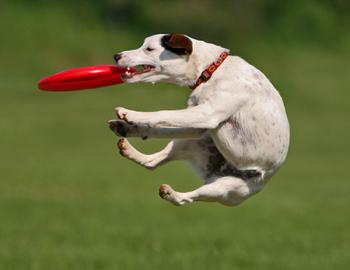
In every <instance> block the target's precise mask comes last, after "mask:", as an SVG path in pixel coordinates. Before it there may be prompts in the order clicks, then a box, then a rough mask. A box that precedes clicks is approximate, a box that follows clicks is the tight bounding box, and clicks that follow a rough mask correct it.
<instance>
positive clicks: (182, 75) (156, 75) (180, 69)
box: [114, 34, 197, 85]
mask: <svg viewBox="0 0 350 270" xmlns="http://www.w3.org/2000/svg"><path fill="white" fill-rule="evenodd" d="M192 55H193V39H191V38H189V37H187V36H185V35H180V34H166V35H164V34H160V35H154V36H151V37H148V38H146V39H145V41H144V43H143V45H142V46H141V47H140V48H138V49H136V50H130V51H124V52H122V53H119V54H116V55H115V56H114V59H115V60H116V62H117V65H118V66H122V67H130V70H129V71H128V72H126V73H125V74H124V75H123V79H124V81H126V82H158V81H166V82H172V83H176V84H180V85H186V84H187V85H190V84H191V83H193V80H195V78H196V76H197V75H196V74H197V70H196V68H195V65H193V63H192V61H191V58H192Z"/></svg>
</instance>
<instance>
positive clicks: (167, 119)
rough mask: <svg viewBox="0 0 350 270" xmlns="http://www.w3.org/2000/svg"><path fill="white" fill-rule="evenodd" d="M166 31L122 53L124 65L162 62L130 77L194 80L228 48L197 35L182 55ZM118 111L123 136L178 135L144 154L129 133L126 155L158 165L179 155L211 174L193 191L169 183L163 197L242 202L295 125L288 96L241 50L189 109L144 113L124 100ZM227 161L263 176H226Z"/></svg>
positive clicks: (265, 175)
mask: <svg viewBox="0 0 350 270" xmlns="http://www.w3.org/2000/svg"><path fill="white" fill-rule="evenodd" d="M162 37H163V35H154V36H151V37H148V38H146V40H145V42H144V44H143V45H142V46H141V47H140V48H139V49H136V50H131V51H125V52H123V53H122V54H121V55H122V57H121V59H120V60H119V61H118V64H119V65H121V66H135V65H140V64H148V65H153V66H155V69H154V70H153V71H151V72H148V73H144V74H141V75H136V76H134V77H132V78H130V79H128V80H127V81H128V82H132V83H134V82H158V81H166V82H172V83H175V84H178V85H181V86H191V85H194V84H195V82H196V80H197V78H198V77H199V76H200V74H201V72H202V71H203V70H204V69H205V68H206V67H207V66H209V65H210V64H211V63H213V62H215V61H216V59H217V58H218V57H219V55H220V53H222V52H224V51H228V50H227V49H224V48H222V47H220V46H217V45H214V44H210V43H206V42H203V41H199V40H195V39H192V38H191V41H192V45H193V52H192V54H191V55H176V54H174V53H172V52H170V51H168V50H166V49H165V48H163V47H162V45H161V42H160V40H161V38H162ZM147 48H152V49H153V51H148V50H147ZM116 113H117V115H118V117H119V118H120V119H121V120H111V121H110V122H109V123H110V126H111V128H112V129H113V130H114V131H115V133H116V134H117V135H119V136H120V135H124V136H129V137H143V138H146V137H147V138H152V137H153V138H164V137H165V138H173V140H172V141H171V142H170V143H169V144H168V146H166V147H165V148H164V149H163V150H162V151H160V152H158V153H155V154H152V155H145V154H142V153H140V152H139V151H137V150H136V149H135V148H133V147H132V146H131V145H130V143H129V142H128V141H127V140H126V139H125V138H123V139H122V140H121V141H120V142H119V144H118V145H119V148H120V150H121V153H122V154H123V155H124V156H125V157H127V158H129V159H131V160H133V161H135V162H136V163H138V164H141V165H143V166H145V167H147V168H151V169H153V168H156V167H157V166H158V165H160V164H163V163H165V162H167V161H170V160H174V159H183V160H188V161H189V162H190V163H191V164H192V165H193V167H194V168H195V169H196V170H197V171H198V172H199V174H200V175H201V176H202V177H203V178H204V186H202V187H200V188H198V189H196V190H194V191H191V192H185V193H181V192H176V191H174V190H173V189H172V188H171V187H170V186H168V185H162V186H161V187H160V194H161V196H162V198H164V199H166V200H168V201H170V202H172V203H174V204H175V205H182V204H185V203H189V202H193V201H215V202H219V203H222V204H225V205H231V206H232V205H237V204H239V203H241V202H243V201H244V200H245V199H247V198H248V197H250V196H251V195H253V194H255V193H257V192H258V191H260V190H261V189H262V188H263V187H264V185H265V183H266V182H267V180H268V179H269V178H270V177H271V176H272V175H273V174H274V173H275V172H276V171H277V170H278V168H279V167H280V166H281V165H282V163H283V162H284V160H285V158H286V156H287V152H288V147H289V124H288V119H287V115H286V111H285V108H284V105H283V101H282V98H281V97H280V95H279V93H278V92H277V90H276V89H275V88H274V87H273V85H272V84H271V83H270V81H269V80H268V79H267V78H266V77H265V75H264V74H263V73H262V72H261V71H259V70H258V69H256V68H255V67H253V66H252V65H250V64H248V63H247V62H246V61H244V60H243V59H242V58H240V57H237V56H229V57H228V58H226V60H225V61H224V62H223V63H222V64H221V66H220V67H219V68H218V69H217V70H216V72H215V73H214V74H213V76H212V77H211V79H210V80H209V81H207V82H205V83H202V84H201V85H199V86H198V87H197V88H196V89H195V90H194V91H193V92H192V93H191V95H190V97H189V100H188V107H187V108H186V109H182V110H176V111H166V110H164V111H157V112H137V111H132V110H128V109H125V108H122V107H117V108H116ZM121 131H125V133H124V132H121ZM121 133H124V134H121ZM174 138H175V139H174ZM218 153H221V155H222V156H221V155H220V154H218ZM220 156H221V157H223V158H224V161H225V164H224V165H223V162H222V160H221V158H220ZM219 161H220V162H221V163H220V162H219ZM215 166H218V167H217V168H215ZM219 166H221V167H219ZM225 166H232V167H234V168H236V169H239V170H256V171H259V172H260V173H261V176H258V177H253V178H250V179H249V180H244V179H241V178H239V177H236V176H233V175H230V173H227V175H223V172H225V170H224V167H225ZM216 169H217V171H216Z"/></svg>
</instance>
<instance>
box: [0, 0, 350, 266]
mask: <svg viewBox="0 0 350 270" xmlns="http://www.w3.org/2000/svg"><path fill="white" fill-rule="evenodd" d="M349 20H350V5H349V2H348V1H346V0H324V1H318V0H309V1H302V0H295V1H292V2H285V1H275V0H261V1H258V0H249V1H208V0H202V1H196V0H187V1H171V2H170V1H145V0H142V1H130V0H129V1H128V0H109V1H93V0H84V1H83V0H76V1H68V0H61V1H53V0H52V1H43V0H32V1H29V0H27V1H25V0H22V1H20V0H11V1H9V0H6V1H1V3H0V40H1V42H0V61H1V68H0V93H1V98H0V139H1V151H0V219H1V220H0V269H6V270H10V269H30V270H34V269H84V270H88V269H161V268H165V269H259V270H262V269H269V270H272V269H287V270H288V269H298V270H299V269H308V270H310V269H317V270H319V269H348V267H349V264H350V232H349V225H350V217H349V208H350V197H349V188H350V182H349V180H350V179H349V176H348V173H347V167H348V166H349V153H350V144H349V136H350V124H349V119H348V118H349V113H350V109H349V101H350V93H349V83H350V76H349V59H350V50H349V48H350V28H349V26H350V23H349ZM168 32H178V33H186V34H188V35H190V36H193V37H195V38H197V39H202V40H206V41H208V42H212V43H216V44H220V45H222V46H224V47H227V48H230V49H231V53H232V54H236V55H240V56H242V57H243V58H245V59H246V60H248V61H249V62H251V63H252V64H253V65H255V66H257V67H258V68H260V69H261V70H262V71H263V72H264V73H265V74H266V75H267V76H268V77H269V78H270V79H271V81H272V82H273V83H274V85H275V86H276V87H277V89H279V90H280V92H281V94H282V96H283V97H284V100H285V103H286V108H287V111H288V115H289V118H290V123H291V131H292V138H291V148H290V153H289V157H288V159H287V162H286V164H285V165H284V167H282V169H281V170H280V171H279V173H278V174H277V175H276V176H275V177H274V178H273V179H272V180H271V182H270V183H269V185H267V187H266V188H265V189H264V190H263V192H261V193H260V194H258V195H257V196H255V197H253V198H251V199H250V200H248V201H247V202H245V203H244V204H243V205H241V206H239V207H237V208H227V207H223V206H220V205H217V204H205V203H199V204H193V205H187V206H184V207H181V208H177V207H174V206H172V205H170V204H167V203H165V202H163V201H162V200H161V199H160V198H158V195H157V192H158V186H159V184H161V183H170V184H171V185H173V186H174V187H175V188H176V189H178V190H183V191H186V190H190V189H193V188H195V187H197V186H198V185H199V184H200V182H199V178H198V177H197V175H195V173H194V172H193V171H192V170H191V169H190V168H189V167H188V166H187V165H186V164H185V163H183V162H174V163H171V164H169V165H167V166H164V167H162V168H160V169H158V170H156V171H154V172H149V171H147V170H145V169H143V168H141V167H138V166H136V165H135V164H133V163H131V162H129V161H127V160H125V159H123V158H122V157H120V156H119V155H118V152H117V151H116V149H115V144H116V142H117V138H116V137H115V136H114V135H113V134H112V133H111V132H110V131H109V130H108V128H107V125H106V121H107V120H108V119H111V118H113V117H114V110H113V108H114V107H115V106H117V105H122V106H125V107H127V108H132V109H137V110H149V111H151V110H158V109H165V108H166V109H177V108H182V107H184V105H185V103H186V98H187V96H188V95H189V93H190V90H189V89H185V88H179V87H177V86H174V85H167V84H157V85H155V86H152V85H147V84H134V85H119V86H114V87H108V88H104V89H100V90H96V91H82V92H70V93H56V94H55V93H47V92H40V91H38V90H37V88H36V84H37V81H38V80H39V79H40V78H42V77H44V76H47V75H49V74H52V73H54V72H56V71H61V70H64V69H68V68H72V67H78V66H87V65H95V64H104V63H106V64H107V63H113V60H112V56H113V54H114V53H116V52H120V51H123V50H126V49H130V48H137V47H139V45H140V44H141V43H142V41H143V39H144V38H145V37H146V36H149V35H151V34H154V33H168ZM155 101H156V102H155ZM132 141H133V143H134V144H135V145H137V146H138V148H140V149H141V150H143V151H146V152H152V151H156V150H158V149H160V148H161V147H162V146H164V144H165V143H166V140H149V141H140V140H137V139H134V140H132Z"/></svg>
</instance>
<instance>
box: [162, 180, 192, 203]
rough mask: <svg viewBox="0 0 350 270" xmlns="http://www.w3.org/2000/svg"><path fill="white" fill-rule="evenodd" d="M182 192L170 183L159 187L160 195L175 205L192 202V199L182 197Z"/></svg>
mask: <svg viewBox="0 0 350 270" xmlns="http://www.w3.org/2000/svg"><path fill="white" fill-rule="evenodd" d="M180 194H181V193H180ZM180 194H179V193H178V192H176V191H175V190H173V189H172V188H171V186H169V185H166V184H162V185H160V187H159V196H160V197H161V198H162V199H164V200H166V201H168V202H171V203H172V204H174V205H177V206H180V205H183V204H185V203H187V202H192V200H186V199H184V198H181V196H180Z"/></svg>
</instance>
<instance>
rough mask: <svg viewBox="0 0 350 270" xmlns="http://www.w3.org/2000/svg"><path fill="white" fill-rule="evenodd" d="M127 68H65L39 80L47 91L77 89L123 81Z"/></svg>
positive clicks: (40, 84) (109, 66)
mask: <svg viewBox="0 0 350 270" xmlns="http://www.w3.org/2000/svg"><path fill="white" fill-rule="evenodd" d="M126 71H127V69H126V68H122V67H117V66H113V65H99V66H89V67H81V68H73V69H69V70H65V71H62V72H59V73H56V74H54V75H51V76H48V77H46V78H43V79H41V80H40V81H39V84H38V86H39V88H40V89H41V90H45V91H75V90H83V89H91V88H97V87H103V86H109V85H113V84H119V83H123V82H124V81H123V78H122V75H123V73H124V72H126Z"/></svg>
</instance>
